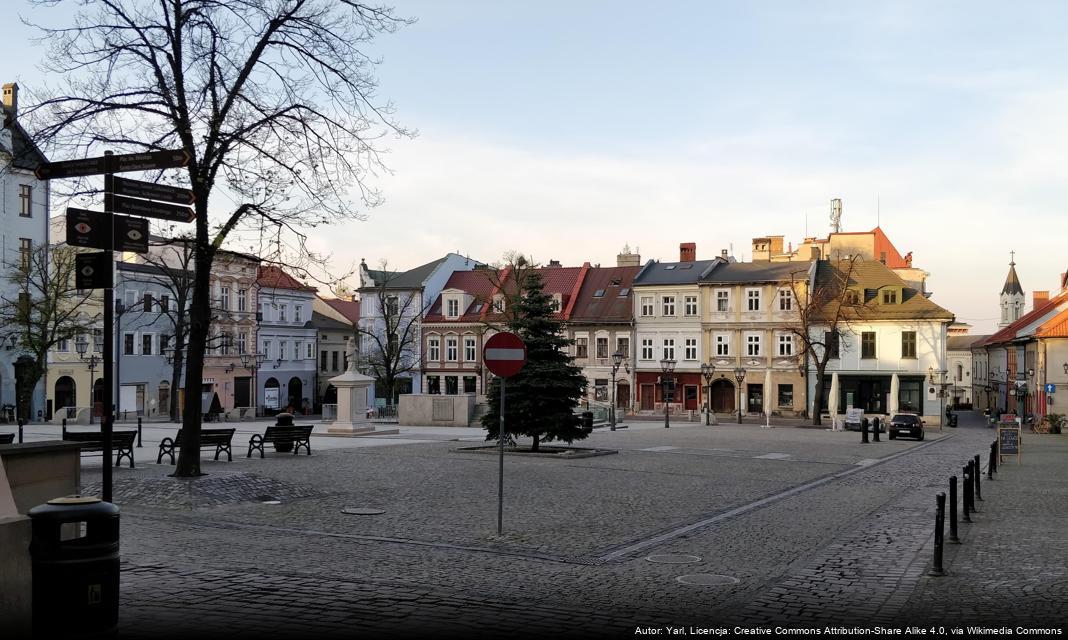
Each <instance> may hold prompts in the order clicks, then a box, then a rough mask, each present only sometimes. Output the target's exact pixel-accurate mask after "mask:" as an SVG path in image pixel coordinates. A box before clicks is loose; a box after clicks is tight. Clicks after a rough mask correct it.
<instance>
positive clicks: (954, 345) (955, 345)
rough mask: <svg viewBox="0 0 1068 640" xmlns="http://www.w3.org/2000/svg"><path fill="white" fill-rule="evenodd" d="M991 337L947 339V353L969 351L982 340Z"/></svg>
mask: <svg viewBox="0 0 1068 640" xmlns="http://www.w3.org/2000/svg"><path fill="white" fill-rule="evenodd" d="M989 337H990V336H989V335H986V336H973V335H964V336H948V337H947V338H946V351H967V350H968V349H971V348H972V345H973V344H975V343H976V342H979V341H980V340H986V339H987V338H989Z"/></svg>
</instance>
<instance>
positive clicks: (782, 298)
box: [779, 289, 794, 311]
mask: <svg viewBox="0 0 1068 640" xmlns="http://www.w3.org/2000/svg"><path fill="white" fill-rule="evenodd" d="M793 308H794V292H793V291H790V290H789V289H780V290H779V311H790V310H792V309H793Z"/></svg>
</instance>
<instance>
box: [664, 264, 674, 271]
mask: <svg viewBox="0 0 1068 640" xmlns="http://www.w3.org/2000/svg"><path fill="white" fill-rule="evenodd" d="M674 268H675V265H673V264H669V265H668V266H666V267H664V271H671V270H673V269H674Z"/></svg>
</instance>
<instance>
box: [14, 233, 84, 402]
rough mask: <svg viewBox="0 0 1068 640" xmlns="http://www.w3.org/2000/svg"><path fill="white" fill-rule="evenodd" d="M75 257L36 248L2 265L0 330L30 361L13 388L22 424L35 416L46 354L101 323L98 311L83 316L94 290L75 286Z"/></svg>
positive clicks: (56, 248)
mask: <svg viewBox="0 0 1068 640" xmlns="http://www.w3.org/2000/svg"><path fill="white" fill-rule="evenodd" d="M77 255H78V251H77V250H76V249H74V248H72V247H69V246H67V245H53V246H49V245H45V244H40V245H37V246H34V247H32V248H30V249H29V250H28V251H21V252H19V254H18V258H16V259H15V260H14V261H11V262H9V263H8V264H6V265H5V268H6V271H7V280H8V282H9V283H10V284H11V285H12V286H11V287H10V288H9V293H8V295H5V296H0V327H2V330H3V331H4V333H5V334H6V336H8V337H13V338H15V344H16V347H15V348H16V349H17V350H18V351H19V352H21V353H23V354H25V355H28V356H29V357H30V358H31V359H32V360H33V364H32V365H31V366H30V367H28V368H27V369H26V374H25V375H24V377H23V378H22V379H21V380H19V381H18V384H17V385H16V387H15V394H16V398H17V400H18V402H17V404H18V406H19V411H20V415H19V417H20V418H22V419H24V420H25V419H28V418H29V416H31V415H33V412H32V408H31V407H30V399H31V398H32V397H33V390H34V388H35V387H36V386H37V383H38V382H40V380H41V378H42V377H44V374H45V372H46V371H47V370H48V352H49V350H51V349H52V348H54V347H55V346H56V345H58V344H59V343H60V342H61V341H64V340H71V339H74V338H76V337H77V336H78V335H80V334H84V333H89V332H91V331H92V329H93V325H94V323H96V322H98V321H99V319H100V315H99V313H93V314H89V313H87V307H86V303H88V302H89V300H90V297H91V296H92V291H90V290H85V291H83V290H80V289H78V288H77V287H76V286H75V281H74V274H75V267H76V262H75V261H76V256H77Z"/></svg>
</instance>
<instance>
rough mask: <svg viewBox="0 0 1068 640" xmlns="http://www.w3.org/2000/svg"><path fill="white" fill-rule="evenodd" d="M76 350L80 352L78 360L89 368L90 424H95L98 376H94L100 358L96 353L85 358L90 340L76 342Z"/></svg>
mask: <svg viewBox="0 0 1068 640" xmlns="http://www.w3.org/2000/svg"><path fill="white" fill-rule="evenodd" d="M74 349H75V351H77V352H78V358H79V359H80V360H82V361H83V362H85V363H86V365H87V366H88V367H89V424H93V390H94V389H95V388H96V385H94V384H93V382H95V380H96V376H95V375H93V374H94V373H95V372H96V366H97V365H98V364H100V358H98V357H97V355H96V354H95V353H92V354H89V357H88V358H86V357H85V352H86V351H88V350H89V341H88V340H76V341H75V342H74Z"/></svg>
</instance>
